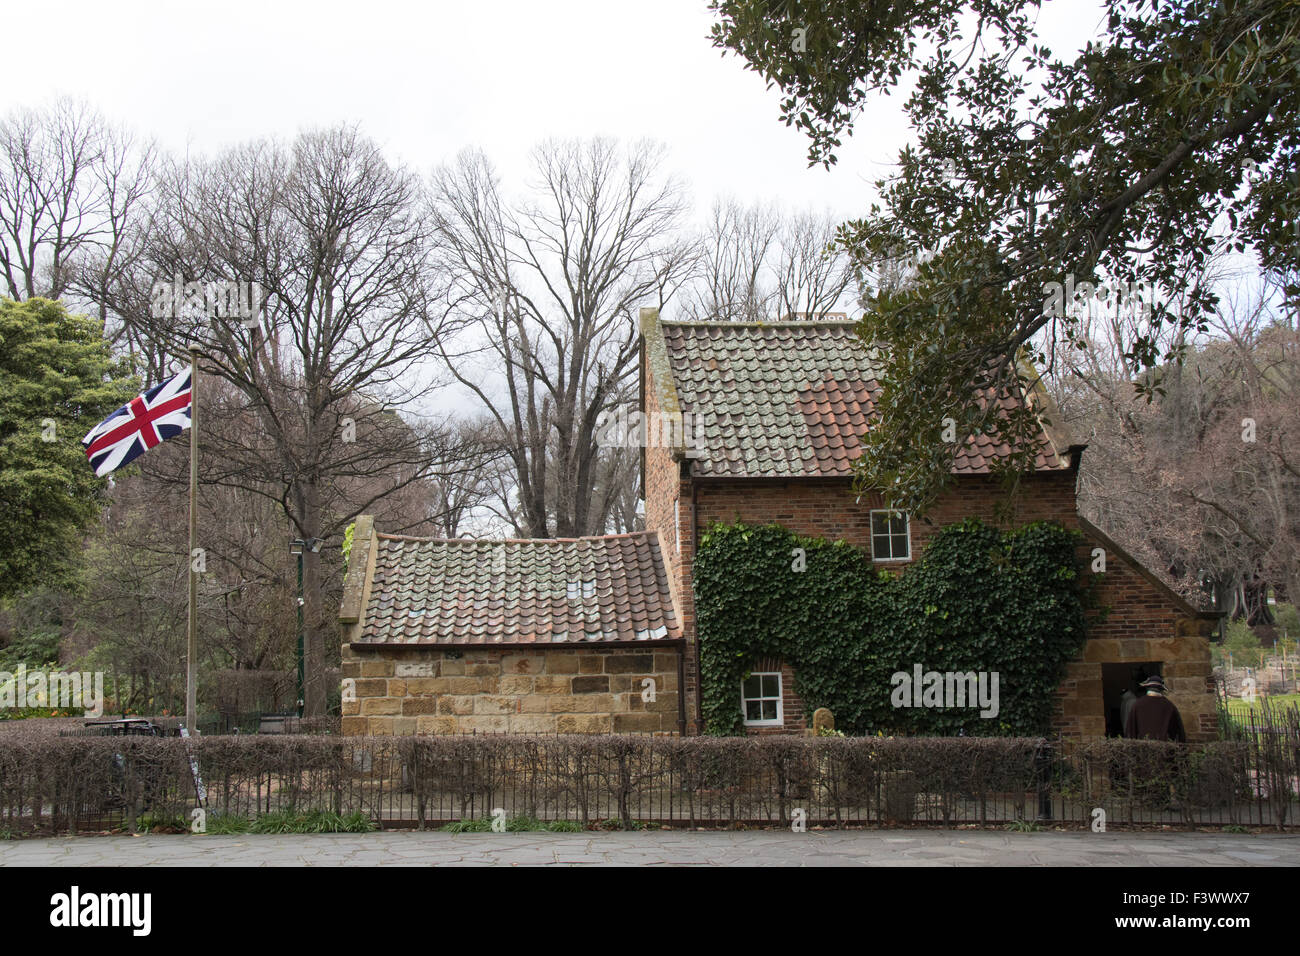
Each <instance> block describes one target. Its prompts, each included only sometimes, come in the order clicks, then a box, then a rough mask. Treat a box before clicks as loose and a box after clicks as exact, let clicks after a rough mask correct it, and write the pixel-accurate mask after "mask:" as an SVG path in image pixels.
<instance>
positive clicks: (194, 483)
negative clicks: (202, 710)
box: [185, 345, 199, 736]
mask: <svg viewBox="0 0 1300 956" xmlns="http://www.w3.org/2000/svg"><path fill="white" fill-rule="evenodd" d="M198 490H199V347H198V346H197V345H191V346H190V552H189V554H190V557H189V561H190V563H189V569H190V601H189V612H190V616H189V629H188V635H187V636H188V641H187V645H188V646H187V653H186V658H185V727H186V729H187V730H188V731H189V733H190V736H194V733H195V724H196V710H197V707H198V692H197V690H196V687H195V674H196V672H197V669H198V668H197V663H198V657H199V574H198V571H196V570H195V568H194V551H195V549H196V548H197V547H198V536H199V496H198Z"/></svg>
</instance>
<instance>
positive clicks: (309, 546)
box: [289, 538, 323, 718]
mask: <svg viewBox="0 0 1300 956" xmlns="http://www.w3.org/2000/svg"><path fill="white" fill-rule="evenodd" d="M322 543H323V542H322V541H321V539H320V538H294V539H292V540H291V541H290V542H289V553H290V554H296V555H297V556H298V716H299V717H300V718H301V717H302V711H303V704H304V702H305V701H306V699H307V695H306V690H305V681H304V675H305V671H306V663H305V656H304V654H303V637H302V605H303V600H302V556H303V555H304V554H306V553H307V552H308V551H310V552H311V553H312V554H319V553H320V546H321V544H322Z"/></svg>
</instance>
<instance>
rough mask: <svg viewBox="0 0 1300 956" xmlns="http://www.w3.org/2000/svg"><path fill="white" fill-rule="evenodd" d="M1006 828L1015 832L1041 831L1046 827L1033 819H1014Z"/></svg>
mask: <svg viewBox="0 0 1300 956" xmlns="http://www.w3.org/2000/svg"><path fill="white" fill-rule="evenodd" d="M1006 828H1007V829H1008V830H1010V831H1011V832H1013V833H1040V832H1042V830H1043V829H1044V827H1043V825H1042V824H1041V823H1037V822H1035V821H1033V820H1012V821H1011V822H1010V823H1008V824H1007V826H1006Z"/></svg>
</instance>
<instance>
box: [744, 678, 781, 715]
mask: <svg viewBox="0 0 1300 956" xmlns="http://www.w3.org/2000/svg"><path fill="white" fill-rule="evenodd" d="M740 712H741V713H742V714H744V716H745V726H746V727H776V726H780V725H781V724H783V723H784V722H785V716H784V714H783V713H782V707H781V675H780V673H778V672H755V673H753V674H750V675H749V676H748V677H746V678H745V680H744V681H743V682H742V683H741V685H740Z"/></svg>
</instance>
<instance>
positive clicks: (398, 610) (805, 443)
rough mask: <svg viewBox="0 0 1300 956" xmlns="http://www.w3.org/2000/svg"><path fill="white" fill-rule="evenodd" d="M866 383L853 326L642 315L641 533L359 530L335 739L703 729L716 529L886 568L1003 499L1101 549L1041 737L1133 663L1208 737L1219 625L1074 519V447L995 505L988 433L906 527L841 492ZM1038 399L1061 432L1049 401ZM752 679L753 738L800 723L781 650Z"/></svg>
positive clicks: (1092, 731) (997, 492) (865, 357)
mask: <svg viewBox="0 0 1300 956" xmlns="http://www.w3.org/2000/svg"><path fill="white" fill-rule="evenodd" d="M876 388H877V385H876V382H875V376H874V375H873V373H872V370H871V367H870V357H869V354H868V353H867V351H866V350H865V349H864V348H863V346H862V345H861V343H860V341H859V340H858V339H857V337H856V335H855V334H854V324H853V323H852V322H846V321H811V320H809V321H797V322H778V323H735V322H718V323H669V322H660V321H659V318H658V312H657V310H654V309H643V310H642V312H641V371H640V399H641V400H640V412H641V414H640V416H637V417H635V418H633V419H632V421H631V424H632V425H633V426H635V428H634V430H640V431H641V437H642V438H643V439H644V440H643V441H641V442H640V444H642V446H643V452H642V477H643V487H644V489H645V531H644V532H641V533H638V534H631V535H611V536H601V537H593V538H580V539H568V540H546V541H504V542H488V541H438V540H432V539H416V538H402V537H397V536H392V535H384V534H381V533H379V532H378V531H377V530H376V529H374V528H373V526H372V522H371V521H370V519H369V518H362V519H359V520H358V522H357V526H356V530H355V532H354V543H353V548H352V553H351V556H350V561H349V568H348V579H347V586H346V589H345V595H344V601H343V608H342V613H341V620H342V622H343V624H344V630H345V643H344V645H343V677H344V681H345V695H344V697H345V699H344V704H343V714H344V717H343V729H344V732H345V733H455V732H466V731H471V730H492V731H513V732H561V733H563V732H570V731H574V732H624V731H628V732H657V733H667V732H672V733H688V734H690V733H698V732H700V729H701V727H702V725H703V720H702V711H701V700H700V696H699V680H698V676H699V644H698V636H697V634H696V633H695V614H694V593H693V589H692V577H691V567H692V560H693V557H694V554H695V547H696V541H697V539H698V537H699V535H700V534H701V533H702V532H703V530H704V529H705V528H707V527H708V526H709V525H710V524H712V523H714V522H719V521H720V522H726V523H731V522H736V521H743V522H745V523H750V524H764V523H768V522H775V523H777V524H780V525H783V526H784V527H786V528H788V529H789V530H791V531H794V532H796V533H798V534H802V535H809V536H818V537H825V538H829V539H832V540H844V541H847V542H849V543H850V544H852V545H854V546H855V547H858V548H860V549H862V550H863V552H864V553H866V554H869V555H870V556H871V557H872V560H873V561H874V562H877V563H879V564H880V565H881V566H883V567H887V568H895V569H901V568H905V567H906V566H907V565H908V564H910V563H911V562H913V561H915V560H916V559H917V558H918V557H919V556H920V555H921V554H922V553H923V552H924V550H925V545H926V541H927V540H928V539H929V537H930V536H931V535H932V534H933V533H934V532H935V531H936V530H937V529H938V528H939V527H942V526H943V525H947V524H950V523H953V522H956V521H960V520H962V519H965V518H967V517H978V518H982V519H984V520H985V521H988V522H991V523H999V521H998V517H997V515H998V514H999V511H998V507H997V506H998V505H999V504H1002V505H1003V511H1002V519H1001V523H1007V524H1020V523H1024V522H1027V521H1034V520H1040V519H1054V520H1057V521H1060V522H1061V523H1062V524H1064V525H1065V526H1066V527H1069V528H1074V529H1078V530H1080V531H1081V532H1082V533H1083V535H1084V539H1085V542H1086V543H1085V545H1084V546H1083V549H1084V551H1085V552H1086V555H1087V558H1088V565H1089V566H1091V562H1092V556H1093V554H1094V553H1095V551H1094V549H1096V548H1100V549H1102V550H1103V551H1104V554H1105V562H1106V563H1105V569H1106V573H1105V575H1104V576H1103V578H1102V580H1101V582H1100V585H1099V588H1098V598H1099V600H1100V602H1101V604H1102V605H1104V606H1107V607H1109V608H1110V611H1109V614H1108V615H1107V616H1106V617H1105V618H1104V620H1102V621H1100V622H1098V623H1095V624H1094V625H1093V626H1092V627H1091V628H1090V629H1089V637H1088V640H1087V642H1086V644H1085V646H1084V649H1083V652H1082V653H1081V655H1080V656H1079V658H1078V659H1077V660H1075V661H1073V662H1072V663H1071V664H1069V665H1068V671H1067V674H1066V677H1065V680H1064V681H1063V683H1062V684H1061V686H1060V687H1059V688H1057V689H1056V692H1055V695H1056V708H1055V717H1054V720H1053V724H1054V729H1056V730H1058V731H1060V732H1061V733H1063V734H1066V735H1068V736H1101V735H1103V734H1105V733H1107V732H1108V730H1110V731H1113V729H1114V724H1115V721H1116V720H1117V715H1118V710H1119V703H1120V695H1121V693H1122V692H1123V690H1124V689H1125V688H1126V687H1128V686H1131V684H1132V682H1133V676H1134V674H1135V673H1136V672H1137V670H1138V669H1139V668H1141V669H1142V670H1144V671H1146V672H1147V673H1159V674H1161V675H1162V676H1163V677H1164V678H1165V681H1166V684H1167V685H1168V686H1169V689H1170V694H1171V697H1172V699H1173V700H1174V702H1175V703H1176V704H1177V705H1178V707H1179V709H1180V711H1181V712H1182V715H1183V721H1184V723H1185V725H1186V727H1187V731H1188V736H1189V739H1208V738H1210V737H1213V736H1214V734H1215V713H1216V710H1215V700H1214V694H1213V689H1212V685H1211V683H1210V653H1209V642H1208V639H1207V635H1208V634H1209V633H1210V630H1211V628H1212V627H1213V624H1214V621H1215V615H1214V614H1212V613H1208V612H1198V611H1197V610H1196V609H1194V608H1192V607H1191V606H1190V605H1189V604H1187V603H1186V602H1185V601H1184V600H1183V599H1182V598H1181V597H1179V596H1178V595H1177V594H1176V593H1175V592H1173V591H1172V590H1171V589H1170V588H1168V587H1167V586H1166V585H1164V584H1163V583H1162V582H1161V581H1160V580H1159V579H1158V578H1157V577H1156V576H1155V575H1153V574H1151V573H1150V572H1149V571H1148V570H1146V569H1145V568H1143V567H1142V566H1141V565H1140V564H1139V563H1138V562H1137V561H1136V560H1134V559H1133V558H1132V557H1131V556H1130V555H1128V554H1127V553H1125V552H1124V551H1123V549H1121V548H1120V547H1119V545H1117V544H1116V543H1115V542H1114V541H1112V540H1110V539H1109V538H1108V537H1106V535H1105V534H1103V533H1102V532H1101V531H1100V530H1099V529H1097V528H1096V527H1094V526H1092V525H1091V524H1089V523H1088V522H1087V521H1086V520H1084V519H1083V518H1082V517H1080V516H1079V514H1078V510H1077V506H1076V499H1075V486H1076V482H1077V478H1078V469H1079V460H1080V456H1081V455H1082V453H1083V451H1084V446H1082V445H1075V444H1072V443H1071V442H1070V441H1069V438H1068V436H1067V435H1066V434H1065V433H1064V430H1063V429H1062V428H1061V427H1060V426H1059V424H1054V425H1052V426H1050V427H1048V426H1045V427H1044V430H1043V441H1042V446H1041V450H1040V452H1039V454H1038V456H1037V458H1036V461H1035V466H1034V470H1033V472H1032V473H1031V474H1028V475H1026V476H1024V478H1023V480H1022V482H1021V485H1020V487H1019V490H1018V491H1017V492H1016V494H1015V495H1014V497H1013V499H1012V500H1011V502H1010V508H1009V509H1008V508H1006V494H1007V493H1006V491H1005V489H1004V488H1003V487H1002V485H1001V484H1000V483H999V482H998V481H997V480H996V479H995V478H994V477H992V475H991V474H990V471H991V468H990V466H991V464H992V463H993V462H994V460H995V457H996V455H997V454H998V452H999V449H998V448H997V447H995V446H994V444H993V442H992V440H991V439H989V438H988V437H986V436H980V437H979V438H977V439H972V440H969V441H967V442H966V443H965V445H964V446H963V448H962V450H961V451H960V452H959V454H958V455H957V457H956V459H955V462H954V465H953V476H952V477H953V483H952V486H951V487H950V488H949V490H948V491H947V492H946V493H945V494H944V496H943V497H942V498H941V499H940V500H939V502H938V503H937V504H936V506H935V507H934V509H933V510H932V511H931V513H930V514H928V515H926V520H924V521H920V520H917V521H913V520H911V519H910V518H909V517H908V516H906V515H901V516H900V515H896V514H890V513H889V512H888V511H886V510H885V509H884V502H883V500H882V499H881V498H880V496H878V495H872V494H867V495H863V496H861V497H858V496H856V495H854V494H853V493H852V491H851V483H852V472H851V469H852V462H853V460H854V458H855V457H856V456H857V455H858V454H859V451H860V446H859V436H860V435H861V434H862V433H863V432H864V431H865V430H866V427H867V424H866V423H867V417H868V414H869V411H870V408H871V401H872V395H873V392H874V390H875V389H876ZM1029 400H1030V401H1031V402H1032V403H1033V404H1034V405H1035V407H1036V408H1039V409H1041V410H1042V412H1043V414H1042V416H1041V417H1042V419H1043V420H1044V421H1047V422H1056V421H1057V416H1056V415H1055V414H1053V410H1052V409H1051V405H1050V400H1049V399H1048V397H1047V395H1046V393H1045V392H1043V391H1041V390H1039V391H1037V392H1035V393H1034V394H1032V395H1031V396H1030V398H1029ZM647 423H648V425H649V427H648V428H647V427H646V426H647ZM627 424H628V422H627V421H626V420H625V419H624V420H620V421H619V425H620V427H623V426H625V425H627ZM660 425H663V426H666V427H657V426H660ZM750 667H751V674H750V677H749V678H748V679H747V680H746V681H745V682H744V683H743V686H741V687H737V688H736V702H737V707H739V708H741V710H742V714H743V715H744V717H745V723H746V725H747V726H748V727H749V729H750V731H751V732H753V733H803V732H805V730H806V728H807V724H808V721H809V719H810V715H808V714H806V713H805V707H804V705H803V703H802V701H800V700H799V699H798V697H797V695H796V693H795V686H794V677H795V675H794V674H793V672H792V671H791V669H790V667H789V666H788V665H787V664H786V663H785V662H784V661H782V660H780V659H779V658H765V659H762V660H754V661H752V662H750ZM349 688H351V689H352V690H354V691H355V693H354V694H351V693H348V692H347V691H348V689H349Z"/></svg>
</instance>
